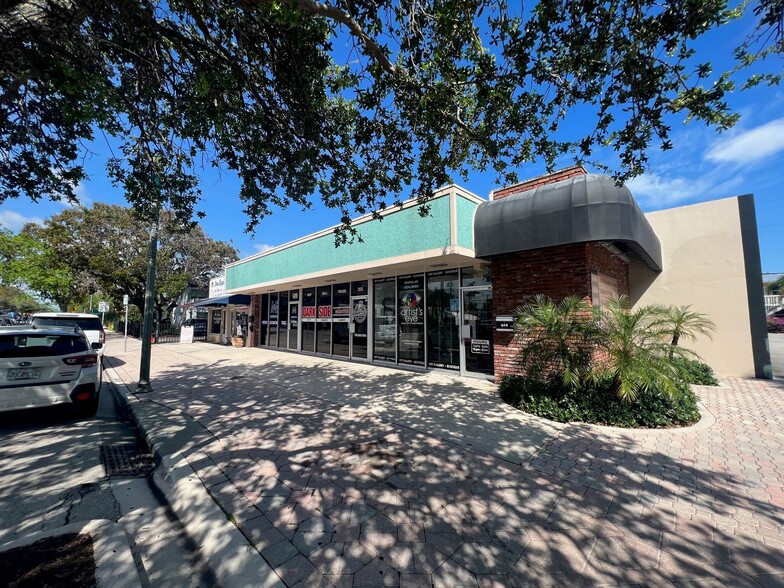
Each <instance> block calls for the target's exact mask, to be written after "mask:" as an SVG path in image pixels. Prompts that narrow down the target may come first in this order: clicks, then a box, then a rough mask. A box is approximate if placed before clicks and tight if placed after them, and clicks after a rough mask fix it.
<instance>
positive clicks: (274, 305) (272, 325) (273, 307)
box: [267, 293, 278, 347]
mask: <svg viewBox="0 0 784 588" xmlns="http://www.w3.org/2000/svg"><path fill="white" fill-rule="evenodd" d="M269 305H270V306H269V335H268V337H267V344H268V345H269V346H271V347H277V346H278V294H277V293H275V294H270V302H269Z"/></svg>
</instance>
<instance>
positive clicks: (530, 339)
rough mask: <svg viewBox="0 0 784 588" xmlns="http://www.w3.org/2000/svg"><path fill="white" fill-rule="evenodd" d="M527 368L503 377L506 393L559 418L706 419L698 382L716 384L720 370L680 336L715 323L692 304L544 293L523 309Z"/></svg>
mask: <svg viewBox="0 0 784 588" xmlns="http://www.w3.org/2000/svg"><path fill="white" fill-rule="evenodd" d="M516 325H517V333H516V335H517V336H518V337H520V338H521V339H522V341H523V344H522V352H521V354H520V358H519V359H520V368H521V369H520V373H519V374H518V375H507V376H504V377H503V378H502V380H501V383H500V387H499V393H500V395H501V397H502V399H503V400H504V401H505V402H507V403H509V404H511V405H512V406H515V407H516V408H519V409H521V410H524V411H526V412H530V413H532V414H536V415H538V416H542V417H545V418H549V419H552V420H555V421H560V422H569V421H582V422H589V423H598V424H606V425H615V426H622V427H667V426H678V425H686V424H690V423H693V422H696V421H697V420H699V418H700V417H699V411H698V410H697V397H696V396H695V394H694V392H693V390H692V389H691V388H690V385H691V384H697V385H716V384H717V383H718V382H717V380H716V377H715V375H714V373H713V370H712V369H711V368H710V367H709V366H707V365H706V364H704V363H702V362H701V361H699V360H698V358H697V356H696V354H694V353H693V352H692V351H689V350H688V349H685V348H683V347H682V346H680V345H679V344H678V343H679V341H680V340H682V339H693V338H694V337H695V336H696V334H698V333H699V334H705V335H708V336H710V335H711V333H712V331H713V330H714V328H715V327H714V325H713V323H712V322H711V321H710V319H708V318H707V317H706V316H705V315H702V314H700V313H697V312H693V311H691V310H690V309H689V307H661V306H646V307H641V308H638V309H634V310H632V309H631V308H630V305H629V301H628V299H626V298H625V297H620V298H617V299H613V300H611V301H610V302H609V303H608V305H607V306H606V307H605V308H601V309H600V308H595V307H592V306H591V305H590V303H588V302H586V301H584V300H580V299H579V298H575V297H570V298H566V299H564V300H562V301H560V302H553V301H552V300H549V299H548V298H546V297H544V296H537V297H535V298H534V299H533V301H532V302H531V303H530V304H527V305H524V306H522V307H521V308H519V309H518V312H517V319H516Z"/></svg>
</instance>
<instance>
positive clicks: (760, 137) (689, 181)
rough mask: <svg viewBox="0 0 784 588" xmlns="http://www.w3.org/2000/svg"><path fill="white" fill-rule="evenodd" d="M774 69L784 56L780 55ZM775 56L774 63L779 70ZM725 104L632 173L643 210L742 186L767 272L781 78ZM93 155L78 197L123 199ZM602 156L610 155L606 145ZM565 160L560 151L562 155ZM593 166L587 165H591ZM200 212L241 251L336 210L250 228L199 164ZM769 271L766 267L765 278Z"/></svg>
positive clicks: (725, 45) (734, 39) (778, 200)
mask: <svg viewBox="0 0 784 588" xmlns="http://www.w3.org/2000/svg"><path fill="white" fill-rule="evenodd" d="M750 26H751V21H748V20H744V21H741V22H739V23H736V24H733V25H732V26H730V27H725V28H723V29H722V30H719V31H716V32H714V33H711V35H710V36H709V37H706V38H705V39H703V40H701V42H700V46H699V47H698V50H699V51H700V52H701V53H702V55H701V57H702V58H703V59H705V58H707V59H712V60H713V61H714V64H715V65H716V67H715V70H716V71H720V70H722V69H723V67H722V65H725V66H727V65H729V63H730V62H729V61H728V56H729V50H731V48H732V47H735V46H737V45H738V44H739V43H740V41H741V40H742V38H743V37H744V35H745V34H746V33H747V32H748V31H749V30H750ZM777 65H778V68H779V70H780V69H781V63H780V62H779V63H778V64H777ZM775 67H776V66H775V65H774V66H773V68H774V70H775ZM728 102H729V103H730V106H731V107H732V108H733V109H734V110H736V111H737V112H739V113H740V114H741V119H740V121H739V122H738V124H737V125H736V126H735V127H734V128H733V129H731V130H730V131H727V132H724V133H721V134H719V133H717V132H716V131H714V130H713V129H710V128H708V127H706V126H705V125H703V124H702V123H695V122H691V123H688V124H684V123H683V121H682V119H681V120H679V119H678V118H675V117H673V119H672V128H673V131H672V139H673V143H674V148H673V149H672V150H670V151H667V152H661V151H658V150H657V149H656V148H655V147H653V148H651V151H650V157H651V165H650V169H649V170H648V172H647V173H646V174H644V175H643V176H640V177H638V178H635V179H633V180H632V181H630V182H629V183H628V186H629V188H630V189H631V191H632V194H633V195H634V196H635V198H636V199H637V201H638V202H639V204H640V206H641V207H642V208H643V210H645V211H653V210H660V209H664V208H671V207H675V206H683V205H686V204H693V203H697V202H703V201H707V200H715V199H718V198H725V197H729V196H736V195H740V194H749V193H752V194H754V197H755V204H756V210H757V223H758V229H759V239H760V250H761V254H762V268H763V272H766V273H778V272H781V273H784V238H782V234H784V190H783V189H782V180H781V172H782V170H784V87H781V86H779V87H767V86H765V87H757V88H755V89H752V90H750V91H747V92H740V91H738V92H735V93H734V94H732V95H731V96H730V97H729V100H728ZM90 148H91V150H92V151H94V155H93V156H92V157H91V158H90V159H88V161H87V170H88V173H89V174H90V180H89V181H88V182H85V183H84V184H81V185H80V186H79V187H78V193H79V196H80V198H81V199H82V201H83V203H85V204H89V203H92V202H108V203H118V204H126V203H125V200H124V198H123V196H122V192H121V190H120V189H119V188H114V187H112V186H111V184H110V182H109V181H108V180H107V179H106V175H105V172H104V164H105V162H106V156H107V154H108V153H109V146H108V145H107V144H106V143H105V142H104V143H101V142H96V143H94V144H92V145H91V146H90ZM607 156H608V158H609V157H611V155H610V154H607ZM569 163H570V162H569V161H564V165H568V164H569ZM587 167H588V169H589V171H595V170H591V169H590V166H587ZM544 171H545V170H544V168H543V166H542V165H541V164H536V163H534V164H530V165H529V166H527V167H525V168H522V169H520V170H518V174H519V176H520V179H525V178H529V177H534V176H537V175H540V174H542V173H544ZM202 179H203V182H202V192H203V195H204V199H203V202H202V203H201V204H200V206H199V208H200V209H201V210H203V211H204V212H206V214H207V216H206V218H205V219H204V220H203V221H201V225H202V227H203V229H204V230H205V231H206V233H207V234H208V235H209V236H210V237H212V238H213V239H220V240H226V241H231V242H232V243H233V244H234V246H235V247H236V248H237V249H238V250H239V252H240V256H241V257H246V256H248V255H252V254H253V253H256V252H258V251H263V250H266V249H269V248H270V247H273V246H276V245H281V244H283V243H286V242H288V241H291V240H293V239H296V238H299V237H302V236H304V235H307V234H309V233H312V232H314V231H318V230H321V229H324V228H327V227H330V226H333V225H334V224H336V223H337V222H339V214H338V211H335V210H330V209H326V208H325V207H323V206H321V205H320V204H319V203H314V206H313V208H312V209H310V210H307V211H302V210H300V209H299V208H291V209H288V210H276V211H275V212H274V213H273V214H272V215H271V216H269V217H268V218H266V219H264V220H263V221H262V222H261V223H260V224H259V226H258V227H257V230H256V234H255V236H251V235H249V234H246V233H245V232H244V228H245V223H246V220H245V217H244V215H243V213H242V209H243V205H242V202H240V200H239V197H238V192H239V182H238V181H237V180H236V178H235V177H233V176H232V175H231V174H229V173H222V174H220V175H219V174H217V173H216V172H215V171H214V170H211V169H210V170H205V172H204V174H203V176H202ZM456 183H458V184H460V185H461V186H463V187H465V188H467V189H468V190H471V191H472V192H474V193H475V194H477V195H479V196H481V197H483V198H487V196H488V194H489V192H490V191H491V190H493V189H495V188H497V187H500V186H499V185H498V184H497V183H496V182H495V178H494V177H493V176H492V175H491V174H481V173H475V174H472V175H471V176H470V181H468V182H464V181H457V182H456ZM63 206H64V205H63V204H61V203H55V202H39V203H31V202H29V201H27V200H22V199H19V200H16V201H8V202H5V203H3V204H2V205H0V225H2V226H4V227H6V228H9V229H11V230H14V231H15V230H18V229H19V228H20V227H21V225H22V224H23V223H25V222H41V221H42V220H43V219H46V218H47V217H49V216H51V215H53V214H56V213H57V212H59V211H60V210H62V209H63ZM769 277H771V276H766V278H769Z"/></svg>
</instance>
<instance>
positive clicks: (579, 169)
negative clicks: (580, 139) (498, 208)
mask: <svg viewBox="0 0 784 588" xmlns="http://www.w3.org/2000/svg"><path fill="white" fill-rule="evenodd" d="M587 173H588V172H587V171H585V168H584V167H583V166H581V165H573V166H571V167H565V168H563V169H559V170H558V171H554V172H553V173H551V174H545V175H543V176H539V177H536V178H531V179H530V180H525V181H524V182H520V183H519V184H515V185H513V186H506V187H505V188H499V189H498V190H493V191H492V192H491V193H490V200H500V199H501V198H506V197H507V196H511V195H512V194H520V193H521V192H526V191H528V190H533V189H534V188H538V187H539V186H544V185H545V184H554V183H555V182H560V181H562V180H568V179H569V178H573V177H575V176H582V175H585V174H587Z"/></svg>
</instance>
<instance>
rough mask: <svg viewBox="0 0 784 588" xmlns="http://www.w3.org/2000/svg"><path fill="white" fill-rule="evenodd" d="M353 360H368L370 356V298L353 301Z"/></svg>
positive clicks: (354, 299)
mask: <svg viewBox="0 0 784 588" xmlns="http://www.w3.org/2000/svg"><path fill="white" fill-rule="evenodd" d="M350 341H351V358H352V359H361V360H367V354H368V298H367V296H355V297H353V298H352V299H351V338H350Z"/></svg>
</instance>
